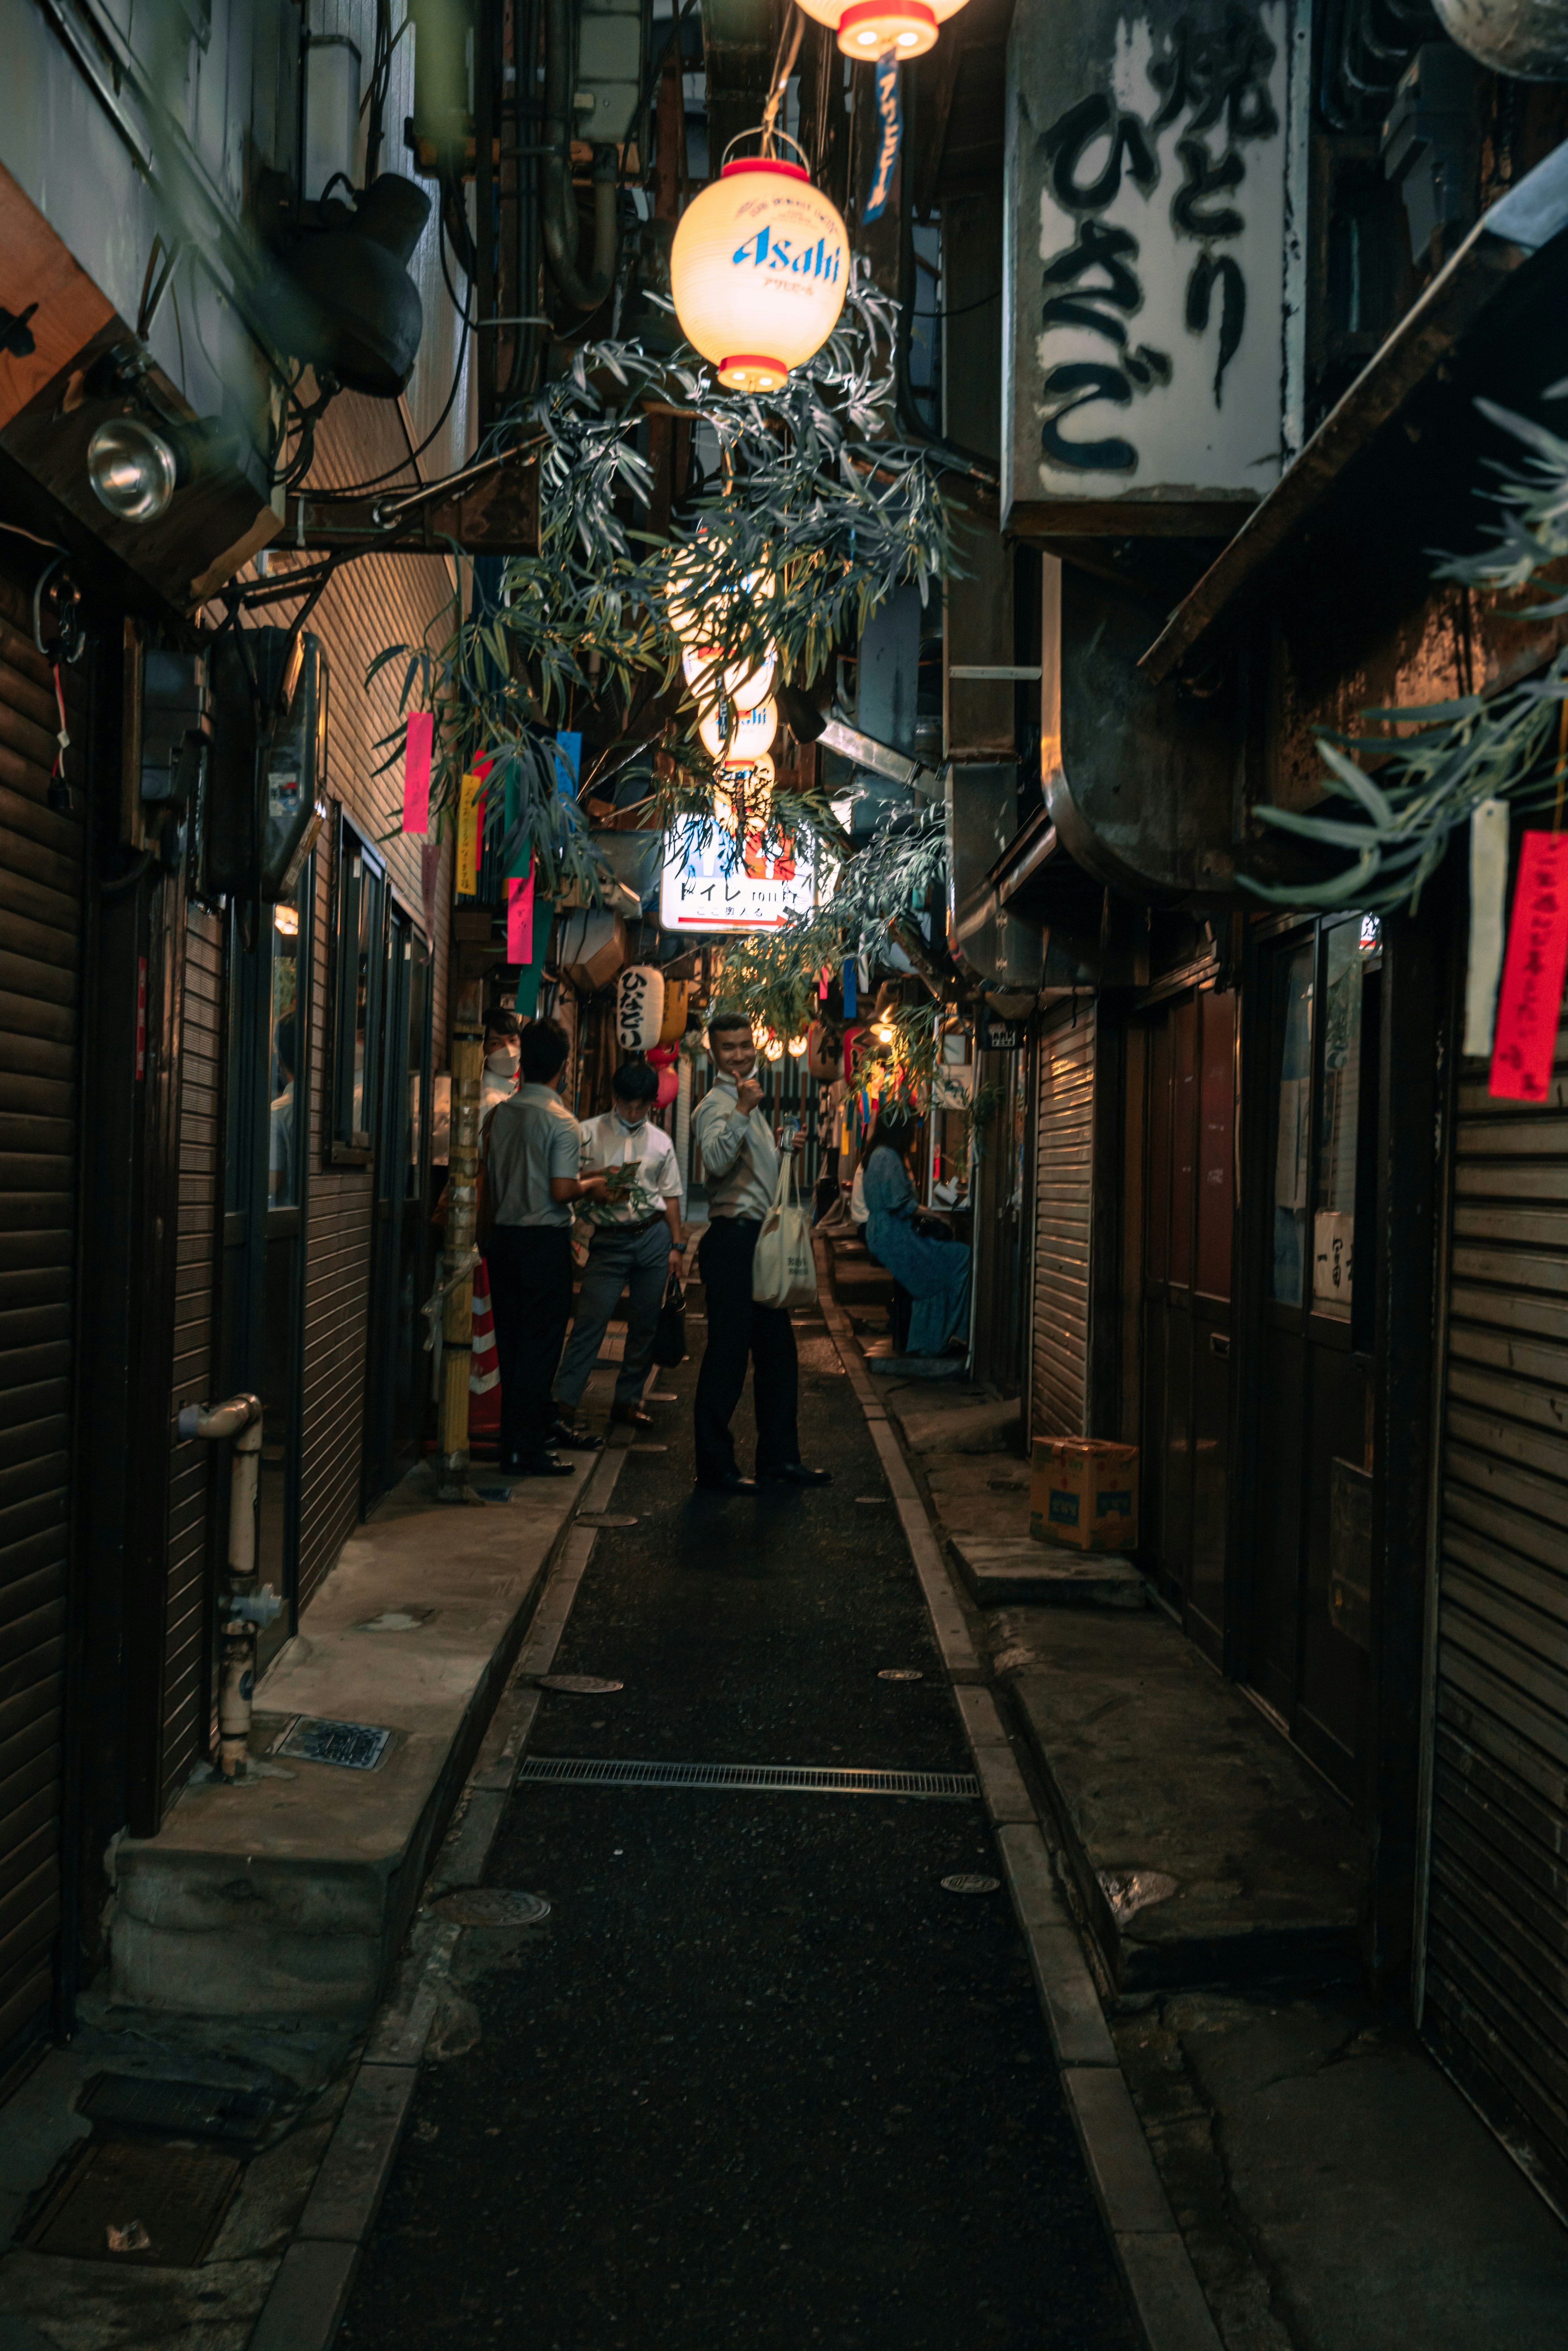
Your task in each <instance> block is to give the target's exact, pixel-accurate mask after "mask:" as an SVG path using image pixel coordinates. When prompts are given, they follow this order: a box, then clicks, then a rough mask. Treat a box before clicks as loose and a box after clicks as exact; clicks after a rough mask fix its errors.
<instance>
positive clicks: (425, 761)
mask: <svg viewBox="0 0 1568 2351" xmlns="http://www.w3.org/2000/svg"><path fill="white" fill-rule="evenodd" d="M434 740H435V720H434V717H433V716H432V715H431V713H430V712H429V711H428V710H411V711H410V712H409V714H408V732H407V734H406V736H405V737H404V738H403V753H402V829H403V831H404V832H428V831H430V755H431V748H432V746H433V745H434Z"/></svg>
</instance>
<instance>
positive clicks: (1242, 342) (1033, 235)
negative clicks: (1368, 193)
mask: <svg viewBox="0 0 1568 2351" xmlns="http://www.w3.org/2000/svg"><path fill="white" fill-rule="evenodd" d="M1298 17H1299V19H1300V27H1301V28H1304V26H1305V25H1306V21H1307V18H1306V0H1188V5H1180V0H1176V5H1169V4H1168V0H1151V5H1148V6H1147V8H1146V10H1145V13H1141V14H1138V15H1131V14H1128V13H1127V12H1126V11H1125V10H1124V9H1121V8H1117V7H1113V6H1111V5H1108V0H1087V5H1084V6H1082V7H1080V8H1073V9H1064V8H1027V9H1026V8H1020V9H1019V10H1018V11H1017V13H1016V14H1015V16H1014V18H1013V26H1012V33H1011V37H1010V40H1009V89H1008V120H1007V166H1006V168H1007V199H1006V201H1007V206H1008V232H1009V241H1008V249H1007V262H1006V273H1007V280H1008V282H1007V287H1006V289H1005V291H1006V297H1007V299H1006V305H1005V308H1004V314H1003V315H1004V329H1003V331H1004V337H1005V339H1006V340H1005V342H1004V350H1003V362H1002V375H1003V382H1004V385H1005V386H1006V390H1005V392H1004V400H1005V402H1006V413H1005V414H1004V417H1003V434H1002V464H1003V486H1002V513H1003V528H1004V529H1005V528H1012V529H1015V530H1017V529H1019V528H1023V529H1028V528H1030V526H1031V525H1032V526H1033V527H1035V528H1045V527H1049V526H1050V525H1051V523H1052V522H1054V523H1055V524H1056V526H1057V527H1058V528H1060V527H1061V525H1062V524H1063V523H1066V524H1067V525H1068V527H1069V528H1071V520H1072V516H1073V510H1075V509H1077V510H1080V512H1079V519H1080V522H1082V519H1083V518H1084V517H1082V509H1083V508H1085V507H1105V506H1106V505H1107V504H1110V506H1111V507H1113V509H1114V520H1113V519H1112V517H1105V519H1104V522H1103V525H1102V527H1104V528H1118V529H1121V528H1126V529H1132V530H1135V529H1136V528H1138V521H1139V517H1138V515H1137V513H1136V509H1137V507H1139V506H1140V505H1145V506H1151V507H1158V508H1159V509H1160V512H1159V513H1158V515H1151V516H1149V517H1146V518H1145V527H1152V528H1162V529H1166V530H1170V529H1179V528H1198V529H1208V530H1213V529H1216V528H1227V527H1228V524H1227V509H1228V508H1229V509H1230V510H1231V513H1232V515H1233V517H1234V518H1235V519H1239V513H1238V512H1237V511H1236V510H1237V509H1238V508H1239V507H1240V508H1244V507H1246V506H1247V505H1249V504H1250V503H1251V502H1252V501H1253V500H1254V499H1256V498H1258V497H1260V496H1262V495H1263V494H1264V493H1265V492H1267V491H1268V490H1269V489H1270V488H1271V487H1272V486H1273V484H1274V483H1275V482H1276V481H1277V480H1278V478H1279V476H1280V474H1281V469H1282V466H1283V464H1284V463H1285V462H1286V461H1287V459H1288V457H1289V456H1291V455H1294V449H1295V445H1296V443H1297V441H1298V439H1299V432H1298V428H1297V425H1296V423H1295V421H1294V411H1295V409H1296V407H1297V405H1298V402H1299V392H1298V391H1297V387H1298V386H1299V382H1300V364H1299V339H1300V329H1301V301H1300V296H1299V293H1293V292H1292V287H1293V285H1294V281H1295V276H1296V272H1297V270H1298V268H1299V263H1300V252H1301V222H1302V218H1303V216H1304V189H1301V188H1299V187H1298V186H1297V185H1296V184H1295V182H1296V181H1297V180H1299V178H1300V176H1301V163H1300V158H1299V154H1298V151H1300V152H1301V154H1304V141H1303V140H1302V139H1301V137H1300V136H1299V135H1297V133H1296V131H1294V130H1293V128H1292V122H1291V99H1292V78H1291V70H1290V68H1291V54H1292V48H1293V46H1294V43H1295V39H1296V36H1297V32H1298V29H1299V27H1298V22H1297V20H1298ZM1297 80H1298V84H1299V81H1300V77H1299V76H1298V77H1297ZM1123 517H1125V519H1123Z"/></svg>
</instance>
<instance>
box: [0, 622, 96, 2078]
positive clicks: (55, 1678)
mask: <svg viewBox="0 0 1568 2351" xmlns="http://www.w3.org/2000/svg"><path fill="white" fill-rule="evenodd" d="M15 622H24V608H23V603H22V600H21V599H20V598H19V597H17V596H16V592H15V590H10V589H9V588H7V587H5V586H4V585H0V1193H3V1195H4V1197H3V1199H0V2072H3V2071H4V2070H5V2060H6V2058H7V2056H8V2055H9V2054H11V2053H14V2052H15V2051H16V2049H17V2048H18V2047H20V2046H22V2045H25V2043H26V2041H27V2040H28V2039H29V2038H30V2037H31V2036H33V2035H34V2034H36V2033H37V2032H41V2031H42V2030H43V2029H44V2028H45V2027H46V2025H47V2021H48V2013H49V2001H50V1996H51V1991H52V1988H53V1974H54V1945H55V1938H56V1933H57V1928H58V1925H59V1916H60V1879H59V1870H60V1792H61V1769H60V1767H61V1703H62V1696H63V1688H62V1682H63V1667H64V1652H65V1614H66V1576H67V1542H68V1483H69V1466H70V1463H69V1432H70V1384H71V1336H72V1312H73V1308H72V1270H73V1259H74V1256H75V1249H76V1196H77V1077H78V1070H77V1046H78V1038H77V1027H78V1004H79V996H80V988H81V936H82V904H81V902H82V859H83V841H82V826H81V823H80V821H79V820H78V819H76V818H74V817H65V816H60V815H57V813H56V812H55V811H54V810H52V809H51V808H50V807H49V805H48V789H49V776H50V770H51V768H52V765H53V761H54V755H55V742H54V736H55V730H56V728H57V726H58V723H59V722H58V719H57V715H56V710H55V699H54V686H53V683H52V680H51V676H50V673H49V669H48V666H47V664H46V663H45V662H44V661H43V660H42V658H41V657H40V656H39V654H38V653H37V652H36V650H35V649H34V646H33V644H32V642H31V639H30V637H29V636H27V635H26V634H25V633H24V632H23V629H21V628H18V627H17V626H16V625H15V624H14V623H15ZM24 626H25V622H24ZM71 684H73V685H74V684H75V680H74V678H73V679H72V680H71Z"/></svg>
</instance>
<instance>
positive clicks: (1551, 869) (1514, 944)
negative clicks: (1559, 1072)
mask: <svg viewBox="0 0 1568 2351" xmlns="http://www.w3.org/2000/svg"><path fill="white" fill-rule="evenodd" d="M1565 968H1568V832H1527V833H1526V834H1525V836H1524V841H1523V843H1522V846H1521V854H1520V860H1519V882H1518V885H1517V887H1516V888H1515V890H1514V893H1513V919H1512V921H1511V923H1510V925H1509V933H1508V956H1507V959H1506V960H1505V962H1504V964H1503V967H1502V993H1501V995H1500V997H1499V998H1498V1008H1497V1032H1496V1036H1495V1038H1494V1040H1493V1044H1492V1056H1491V1088H1490V1090H1491V1092H1493V1093H1494V1094H1499V1095H1501V1096H1502V1097H1503V1099H1504V1100H1506V1101H1508V1102H1544V1101H1545V1100H1546V1098H1547V1095H1548V1094H1549V1092H1551V1089H1552V1053H1553V1051H1554V1050H1555V1047H1556V1043H1557V1016H1558V1013H1559V1012H1560V1011H1561V1009H1562V1005H1563V971H1564V969H1565Z"/></svg>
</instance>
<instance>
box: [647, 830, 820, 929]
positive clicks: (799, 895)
mask: <svg viewBox="0 0 1568 2351" xmlns="http://www.w3.org/2000/svg"><path fill="white" fill-rule="evenodd" d="M778 852H779V841H778V840H777V838H774V839H772V840H770V841H764V840H763V839H762V838H761V836H760V835H758V836H754V837H753V838H752V839H751V840H749V841H747V844H746V849H745V852H744V854H743V855H741V856H739V857H737V855H736V852H735V843H734V842H733V841H730V840H728V839H727V838H726V837H725V836H724V835H722V834H721V833H719V832H717V831H711V832H710V834H709V838H708V839H707V840H706V841H703V839H702V837H701V828H700V827H699V826H697V825H695V824H693V825H685V826H678V827H677V828H676V830H675V831H674V832H673V833H672V834H671V836H670V838H669V839H668V841H666V842H665V844H664V871H663V872H662V874H661V876H660V881H659V920H660V922H661V923H662V924H663V925H664V929H665V930H667V931H776V930H777V929H778V928H779V925H780V924H781V923H783V922H785V921H787V920H788V918H789V915H791V914H804V913H807V912H809V910H810V907H811V906H812V904H814V903H815V890H814V887H813V881H814V877H813V874H812V870H811V862H810V852H808V853H807V854H806V855H804V856H801V857H796V856H794V855H779V853H778Z"/></svg>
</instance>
